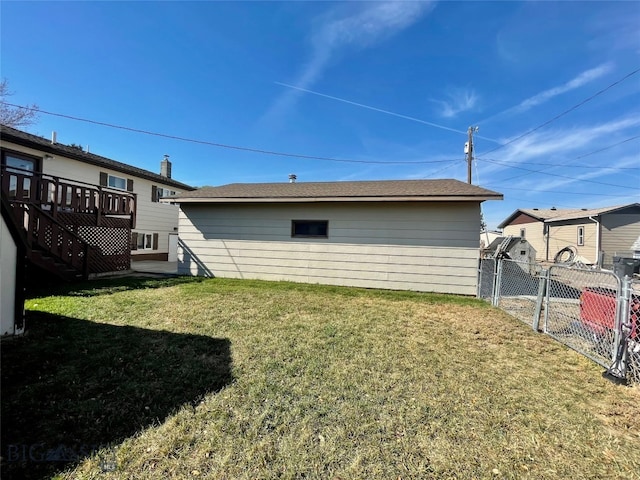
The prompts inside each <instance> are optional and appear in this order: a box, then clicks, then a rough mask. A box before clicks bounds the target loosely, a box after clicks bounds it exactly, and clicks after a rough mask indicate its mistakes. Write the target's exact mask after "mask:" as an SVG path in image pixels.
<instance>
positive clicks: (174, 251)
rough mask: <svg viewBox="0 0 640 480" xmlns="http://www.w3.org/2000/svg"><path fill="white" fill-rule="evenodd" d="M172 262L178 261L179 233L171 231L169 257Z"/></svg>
mask: <svg viewBox="0 0 640 480" xmlns="http://www.w3.org/2000/svg"><path fill="white" fill-rule="evenodd" d="M167 260H169V261H170V262H177V261H178V234H177V233H170V234H169V258H168V259H167Z"/></svg>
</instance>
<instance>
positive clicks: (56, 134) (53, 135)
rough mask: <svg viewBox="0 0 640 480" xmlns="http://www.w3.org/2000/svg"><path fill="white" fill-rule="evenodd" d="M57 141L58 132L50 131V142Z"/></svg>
mask: <svg viewBox="0 0 640 480" xmlns="http://www.w3.org/2000/svg"><path fill="white" fill-rule="evenodd" d="M54 143H58V133H57V132H56V131H55V130H54V131H53V132H51V144H52V145H53V144H54Z"/></svg>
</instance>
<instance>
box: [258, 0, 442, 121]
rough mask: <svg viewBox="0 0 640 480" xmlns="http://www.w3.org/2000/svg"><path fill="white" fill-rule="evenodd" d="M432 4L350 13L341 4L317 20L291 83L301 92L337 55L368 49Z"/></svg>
mask: <svg viewBox="0 0 640 480" xmlns="http://www.w3.org/2000/svg"><path fill="white" fill-rule="evenodd" d="M434 5H435V4H434V2H430V1H427V2H404V1H390V2H373V3H354V4H348V5H347V6H348V8H349V10H350V12H349V13H345V8H344V7H343V6H342V5H340V6H339V7H336V8H334V9H332V10H331V11H329V12H328V14H327V15H324V16H323V17H322V18H320V19H317V21H316V26H315V28H313V31H312V33H311V35H310V39H311V45H312V48H313V51H312V53H311V56H310V58H309V60H308V62H307V63H306V64H305V65H304V67H303V68H302V70H301V72H300V73H299V74H298V76H297V77H296V79H295V80H294V81H292V82H291V83H292V84H294V85H297V86H298V87H300V88H302V89H304V88H307V87H309V86H310V85H312V84H313V83H314V82H315V81H316V80H317V79H318V78H319V77H320V75H321V74H322V73H323V72H324V70H325V69H326V68H327V66H328V65H329V64H330V63H331V61H333V60H334V59H335V58H336V57H337V56H339V55H341V54H343V53H345V52H347V51H349V50H353V49H356V50H359V49H363V48H370V47H372V46H374V45H375V44H377V43H379V42H382V41H384V40H386V39H388V38H389V37H391V36H393V35H395V34H397V33H399V32H401V31H402V30H404V29H405V28H408V27H409V26H411V25H413V24H414V23H416V22H417V21H418V20H420V18H421V17H422V16H423V15H425V14H426V13H427V12H429V11H430V10H431V9H432V8H433V6H434ZM354 8H355V9H356V11H355V13H354V12H353V9H354ZM299 95H300V92H299V91H298V92H296V91H293V90H291V91H287V92H285V93H283V94H282V95H281V96H280V97H278V99H277V100H276V101H275V103H274V104H273V105H272V106H271V108H270V109H269V111H268V112H267V114H266V115H265V117H266V118H273V117H277V116H280V115H281V114H282V113H283V112H285V111H286V110H287V109H288V108H289V107H290V106H291V105H292V104H293V102H294V101H295V99H296V98H297V97H298V96H299ZM263 120H264V118H263Z"/></svg>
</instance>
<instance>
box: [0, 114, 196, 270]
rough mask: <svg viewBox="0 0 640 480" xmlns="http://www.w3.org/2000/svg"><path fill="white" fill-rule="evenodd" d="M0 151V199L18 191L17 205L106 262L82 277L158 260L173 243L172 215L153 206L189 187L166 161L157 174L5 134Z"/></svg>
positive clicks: (174, 210) (0, 134) (171, 208)
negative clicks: (55, 224)
mask: <svg viewBox="0 0 640 480" xmlns="http://www.w3.org/2000/svg"><path fill="white" fill-rule="evenodd" d="M0 148H1V159H2V169H3V170H2V173H3V176H5V177H7V179H6V185H5V187H6V189H7V191H6V192H5V191H4V189H3V195H9V194H10V195H13V197H12V198H13V199H14V200H15V199H16V197H15V194H16V192H15V188H16V185H19V187H20V188H21V189H22V188H23V189H24V191H23V192H22V196H23V197H24V198H20V199H18V200H19V201H21V202H22V201H24V200H25V198H27V199H28V200H29V202H30V203H31V204H34V203H35V204H37V205H38V206H39V207H41V208H42V209H44V212H45V213H46V212H48V213H49V214H51V215H50V216H55V217H56V218H57V219H58V220H60V221H62V223H63V224H64V226H65V227H66V228H68V229H69V230H71V231H72V233H74V234H76V235H79V236H80V237H81V239H82V240H84V241H87V242H88V243H90V244H91V245H93V246H95V247H96V248H98V249H100V250H101V252H102V253H103V257H109V261H108V262H102V265H101V266H99V265H98V263H100V262H101V261H96V262H93V265H92V266H90V272H89V273H98V272H101V271H108V270H110V269H113V270H123V269H128V268H129V262H130V260H141V259H155V260H166V259H167V258H168V256H169V243H170V237H171V236H172V235H173V237H174V239H175V242H174V243H177V226H178V207H177V206H175V205H170V204H166V203H162V202H159V200H160V198H162V197H164V196H168V195H172V194H179V193H182V192H185V191H189V190H193V189H194V187H191V186H189V185H186V184H184V183H181V182H178V181H176V180H173V179H172V178H171V163H170V162H169V160H168V158H167V157H166V156H165V158H164V160H162V161H161V162H160V163H161V173H160V174H157V173H154V172H150V171H148V170H143V169H141V168H137V167H134V166H131V165H127V164H125V163H121V162H118V161H115V160H111V159H108V158H105V157H102V156H99V155H95V154H93V153H89V152H85V151H83V150H81V149H79V148H76V147H70V146H67V145H62V144H60V143H57V142H56V138H55V134H54V135H52V139H51V140H48V139H45V138H42V137H38V136H36V135H31V134H28V133H25V132H22V131H20V130H16V129H14V128H9V127H6V126H2V127H1V130H0ZM9 177H11V178H9ZM30 178H32V179H33V180H34V182H33V183H32V182H31V181H30ZM43 185H47V191H45V189H44V187H43ZM34 187H38V188H34ZM9 189H13V190H12V191H11V192H9ZM107 193H108V194H109V195H107ZM29 197H30V198H29ZM80 197H82V199H83V200H80ZM31 200H34V202H32V201H31ZM34 212H35V211H34ZM36 213H37V212H36ZM54 213H55V215H54ZM80 214H83V215H84V217H81V216H80ZM87 214H92V215H93V216H94V217H96V216H97V217H98V219H97V221H94V219H93V218H90V217H89V215H87ZM73 215H75V216H73ZM62 217H64V218H62ZM174 248H177V247H174Z"/></svg>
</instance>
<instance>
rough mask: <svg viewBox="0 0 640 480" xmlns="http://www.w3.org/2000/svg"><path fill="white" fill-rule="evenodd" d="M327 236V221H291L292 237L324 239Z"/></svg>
mask: <svg viewBox="0 0 640 480" xmlns="http://www.w3.org/2000/svg"><path fill="white" fill-rule="evenodd" d="M328 235H329V221H328V220H292V221H291V236H292V237H324V238H326V237H327V236H328Z"/></svg>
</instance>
